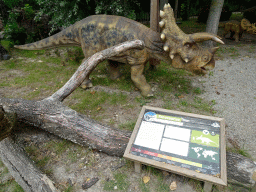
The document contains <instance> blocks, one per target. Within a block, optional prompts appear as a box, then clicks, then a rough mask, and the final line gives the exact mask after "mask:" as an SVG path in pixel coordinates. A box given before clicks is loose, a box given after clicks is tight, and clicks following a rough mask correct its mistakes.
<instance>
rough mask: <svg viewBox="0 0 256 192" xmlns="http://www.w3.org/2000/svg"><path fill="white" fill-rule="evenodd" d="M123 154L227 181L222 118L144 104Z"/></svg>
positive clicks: (199, 176) (184, 172)
mask: <svg viewBox="0 0 256 192" xmlns="http://www.w3.org/2000/svg"><path fill="white" fill-rule="evenodd" d="M124 157H125V158H127V159H129V160H132V161H135V162H136V163H141V164H147V165H150V166H153V167H157V168H160V169H164V170H166V171H170V172H174V173H177V174H181V175H184V176H188V177H191V178H195V179H199V180H203V181H208V182H211V183H214V184H219V185H227V173H226V144H225V123H224V119H222V118H217V117H211V116H203V115H197V114H192V113H184V112H179V111H172V110H165V109H161V108H154V107H149V106H144V107H143V108H142V110H141V113H140V115H139V118H138V120H137V123H136V125H135V128H134V131H133V133H132V136H131V138H130V141H129V143H128V145H127V148H126V151H125V154H124Z"/></svg>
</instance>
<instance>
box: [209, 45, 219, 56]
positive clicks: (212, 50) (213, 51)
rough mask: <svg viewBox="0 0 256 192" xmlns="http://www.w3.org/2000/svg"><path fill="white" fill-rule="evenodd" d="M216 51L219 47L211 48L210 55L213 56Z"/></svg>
mask: <svg viewBox="0 0 256 192" xmlns="http://www.w3.org/2000/svg"><path fill="white" fill-rule="evenodd" d="M218 49H219V47H213V48H211V49H210V51H211V53H212V54H214V53H215V52H216V51H217V50H218Z"/></svg>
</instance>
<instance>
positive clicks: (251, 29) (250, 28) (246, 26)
mask: <svg viewBox="0 0 256 192" xmlns="http://www.w3.org/2000/svg"><path fill="white" fill-rule="evenodd" d="M241 27H242V29H243V30H245V31H247V32H248V33H250V34H256V26H255V23H250V21H249V20H247V19H245V18H243V19H242V21H241Z"/></svg>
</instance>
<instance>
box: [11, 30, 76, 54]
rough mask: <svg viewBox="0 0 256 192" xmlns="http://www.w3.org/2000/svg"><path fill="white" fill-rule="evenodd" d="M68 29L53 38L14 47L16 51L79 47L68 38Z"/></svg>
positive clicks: (73, 40)
mask: <svg viewBox="0 0 256 192" xmlns="http://www.w3.org/2000/svg"><path fill="white" fill-rule="evenodd" d="M69 34H70V33H69V29H68V28H67V29H64V30H63V31H61V32H59V33H56V34H55V35H53V36H50V37H48V38H45V39H42V40H40V41H36V42H34V43H29V44H25V45H14V47H15V48H17V49H25V50H40V49H49V48H54V47H63V46H80V43H78V41H77V37H76V38H69V36H68V35H69Z"/></svg>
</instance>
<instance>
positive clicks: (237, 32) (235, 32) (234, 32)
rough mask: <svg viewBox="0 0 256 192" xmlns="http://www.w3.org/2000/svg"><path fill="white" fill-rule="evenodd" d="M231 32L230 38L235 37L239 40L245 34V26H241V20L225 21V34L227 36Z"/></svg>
mask: <svg viewBox="0 0 256 192" xmlns="http://www.w3.org/2000/svg"><path fill="white" fill-rule="evenodd" d="M229 32H230V38H233V37H235V41H236V42H239V40H240V38H241V37H242V35H243V32H244V30H243V28H242V27H241V22H239V21H236V20H230V21H228V22H227V23H225V26H224V33H223V36H224V37H225V36H226V35H227V34H228V33H229Z"/></svg>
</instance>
